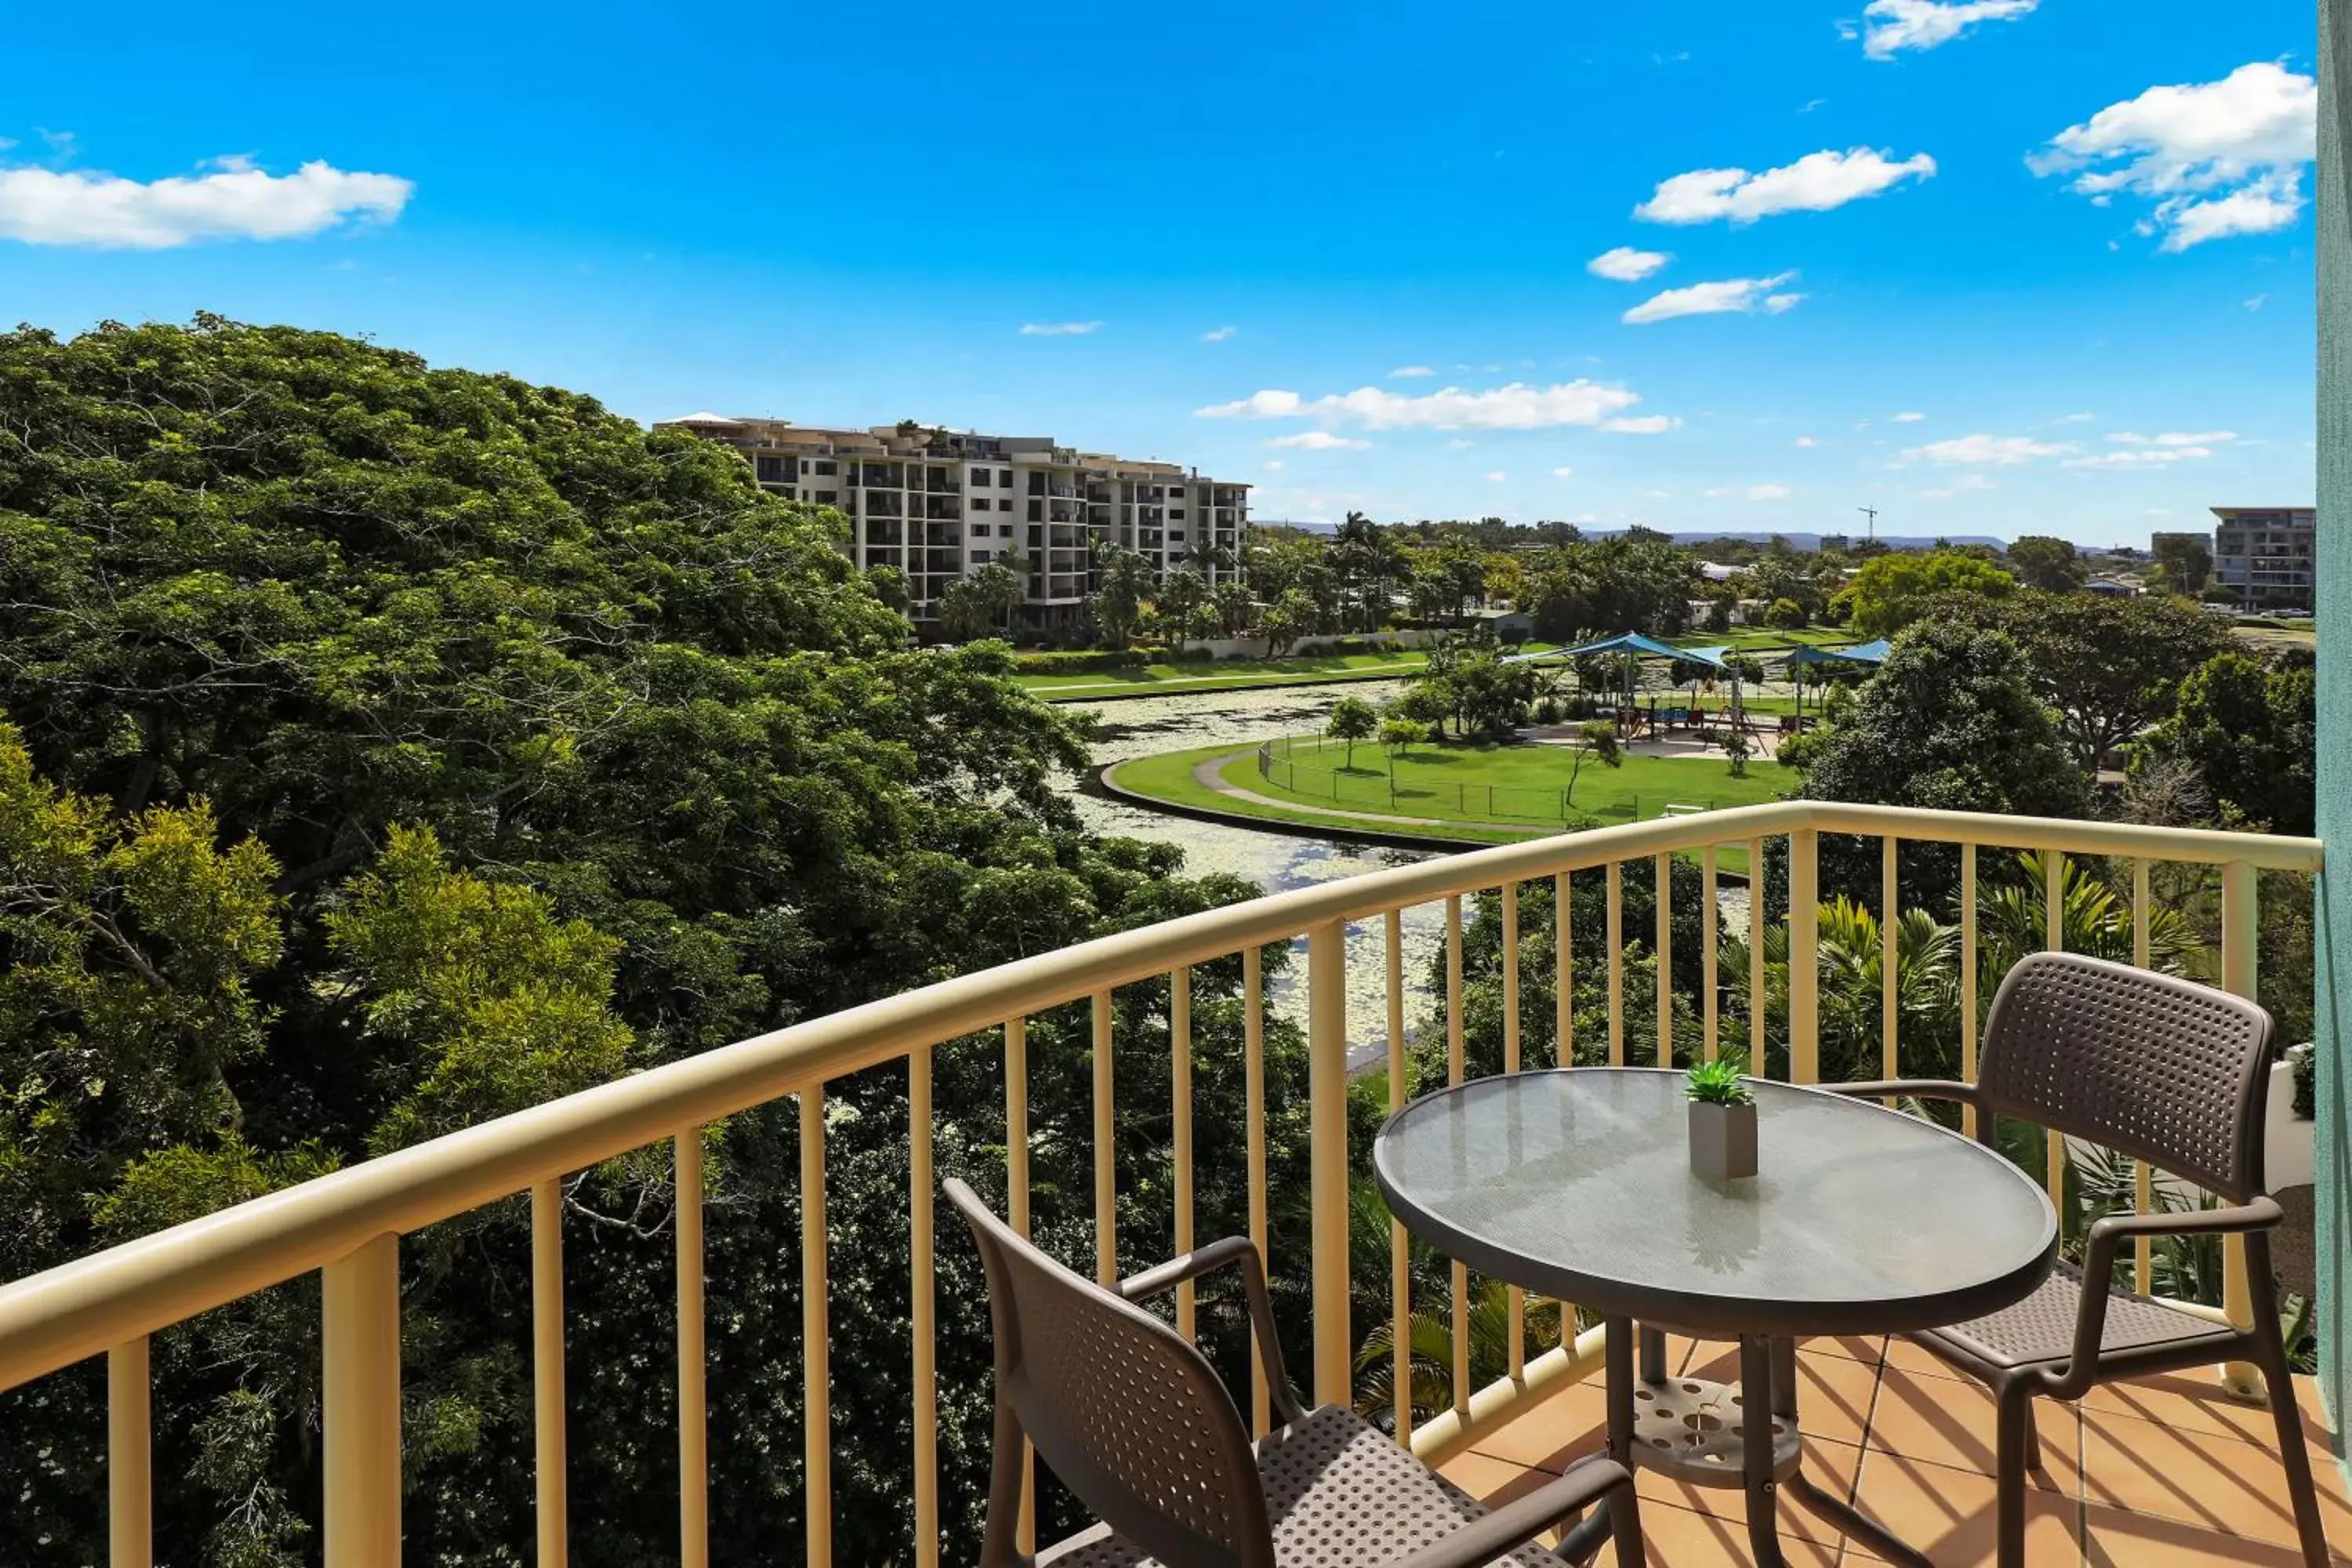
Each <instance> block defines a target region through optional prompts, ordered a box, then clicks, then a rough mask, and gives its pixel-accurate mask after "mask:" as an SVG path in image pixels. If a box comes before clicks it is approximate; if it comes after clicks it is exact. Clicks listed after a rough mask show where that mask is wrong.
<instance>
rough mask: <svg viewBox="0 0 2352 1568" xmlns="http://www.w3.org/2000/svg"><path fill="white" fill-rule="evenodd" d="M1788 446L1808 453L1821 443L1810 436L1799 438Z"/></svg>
mask: <svg viewBox="0 0 2352 1568" xmlns="http://www.w3.org/2000/svg"><path fill="white" fill-rule="evenodd" d="M1789 445H1790V446H1791V447H1797V448H1798V449H1799V450H1801V451H1807V452H1810V451H1811V450H1812V449H1813V448H1814V447H1818V446H1820V445H1821V443H1820V442H1819V441H1817V440H1815V439H1813V437H1811V436H1800V437H1797V438H1796V439H1795V440H1793V441H1791V442H1790V443H1789Z"/></svg>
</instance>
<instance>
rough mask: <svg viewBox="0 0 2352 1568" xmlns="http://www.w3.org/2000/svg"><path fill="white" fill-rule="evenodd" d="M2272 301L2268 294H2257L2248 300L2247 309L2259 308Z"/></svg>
mask: <svg viewBox="0 0 2352 1568" xmlns="http://www.w3.org/2000/svg"><path fill="white" fill-rule="evenodd" d="M2270 302H2271V297H2270V296H2269V295H2268V294H2257V295H2255V296H2254V297H2253V298H2252V299H2251V300H2247V301H2246V309H2247V310H2261V309H2262V308H2263V306H2264V305H2267V304H2269V303H2270Z"/></svg>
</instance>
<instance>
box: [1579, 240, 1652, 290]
mask: <svg viewBox="0 0 2352 1568" xmlns="http://www.w3.org/2000/svg"><path fill="white" fill-rule="evenodd" d="M1673 259H1674V258H1673V257H1671V256H1669V255H1667V254H1666V253H1665V252H1664V251H1663V250H1636V249H1634V248H1633V247H1632V246H1630V245H1621V246H1619V247H1617V248H1616V249H1614V250H1604V251H1602V252H1601V254H1600V255H1598V256H1596V257H1594V258H1592V259H1591V260H1590V261H1588V262H1586V263H1585V264H1584V269H1585V270H1586V271H1587V272H1590V273H1591V274H1592V275H1593V276H1594V277H1596V278H1609V279H1615V280H1616V281H1617V282H1620V283H1639V282H1640V281H1641V280H1642V279H1644V278H1647V277H1648V276H1649V275H1650V274H1651V273H1653V272H1655V271H1656V270H1657V269H1658V268H1661V267H1664V265H1665V264H1666V263H1667V262H1669V261H1672V260H1673Z"/></svg>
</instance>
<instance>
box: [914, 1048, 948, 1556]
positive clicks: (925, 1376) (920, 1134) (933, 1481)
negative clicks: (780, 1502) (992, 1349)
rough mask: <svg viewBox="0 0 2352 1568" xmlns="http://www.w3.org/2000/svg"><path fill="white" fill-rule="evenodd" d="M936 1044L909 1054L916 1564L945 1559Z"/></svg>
mask: <svg viewBox="0 0 2352 1568" xmlns="http://www.w3.org/2000/svg"><path fill="white" fill-rule="evenodd" d="M931 1055H932V1052H931V1047H929V1046H925V1047H920V1048H919V1049H917V1050H912V1051H909V1052H908V1053H907V1239H908V1252H909V1253H910V1254H911V1256H912V1277H911V1279H909V1281H908V1289H909V1291H910V1301H911V1305H910V1308H909V1313H908V1319H909V1322H908V1326H909V1328H910V1330H911V1331H912V1338H913V1341H914V1372H915V1564H916V1568H939V1562H940V1390H939V1375H938V1371H937V1366H938V1352H939V1342H938V1337H937V1336H938V1332H939V1330H938V1310H939V1302H938V1298H937V1290H936V1286H935V1280H934V1271H935V1264H936V1259H935V1258H934V1257H933V1251H932V1248H933V1240H934V1238H933V1237H932V1235H931V1219H932V1215H933V1214H934V1212H935V1204H934V1199H933V1198H932V1195H931Z"/></svg>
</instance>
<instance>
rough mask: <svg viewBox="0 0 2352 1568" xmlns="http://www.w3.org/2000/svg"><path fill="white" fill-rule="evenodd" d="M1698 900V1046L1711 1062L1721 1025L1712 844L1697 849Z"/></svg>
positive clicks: (1718, 938)
mask: <svg viewBox="0 0 2352 1568" xmlns="http://www.w3.org/2000/svg"><path fill="white" fill-rule="evenodd" d="M1698 902H1699V917H1698V930H1699V950H1698V951H1699V963H1698V988H1699V992H1700V994H1701V997H1702V1001H1701V1004H1700V1014H1699V1028H1700V1031H1701V1039H1700V1042H1699V1049H1700V1051H1701V1052H1702V1053H1703V1057H1704V1059H1705V1060H1707V1061H1713V1060H1715V1058H1716V1054H1717V1047H1718V1042H1717V1031H1718V1030H1719V1029H1720V1027H1721V1020H1720V1017H1719V1016H1718V1015H1719V1014H1720V1013H1721V1011H1722V1007H1721V1004H1720V1001H1719V999H1718V998H1717V995H1716V986H1717V973H1716V972H1717V965H1718V963H1719V962H1720V958H1719V955H1718V954H1717V952H1716V950H1715V949H1716V943H1717V942H1718V941H1720V940H1721V938H1720V937H1719V936H1718V935H1717V931H1716V908H1715V846H1714V845H1712V844H1710V845H1708V846H1707V847H1706V848H1704V849H1702V850H1700V851H1699V857H1698Z"/></svg>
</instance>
